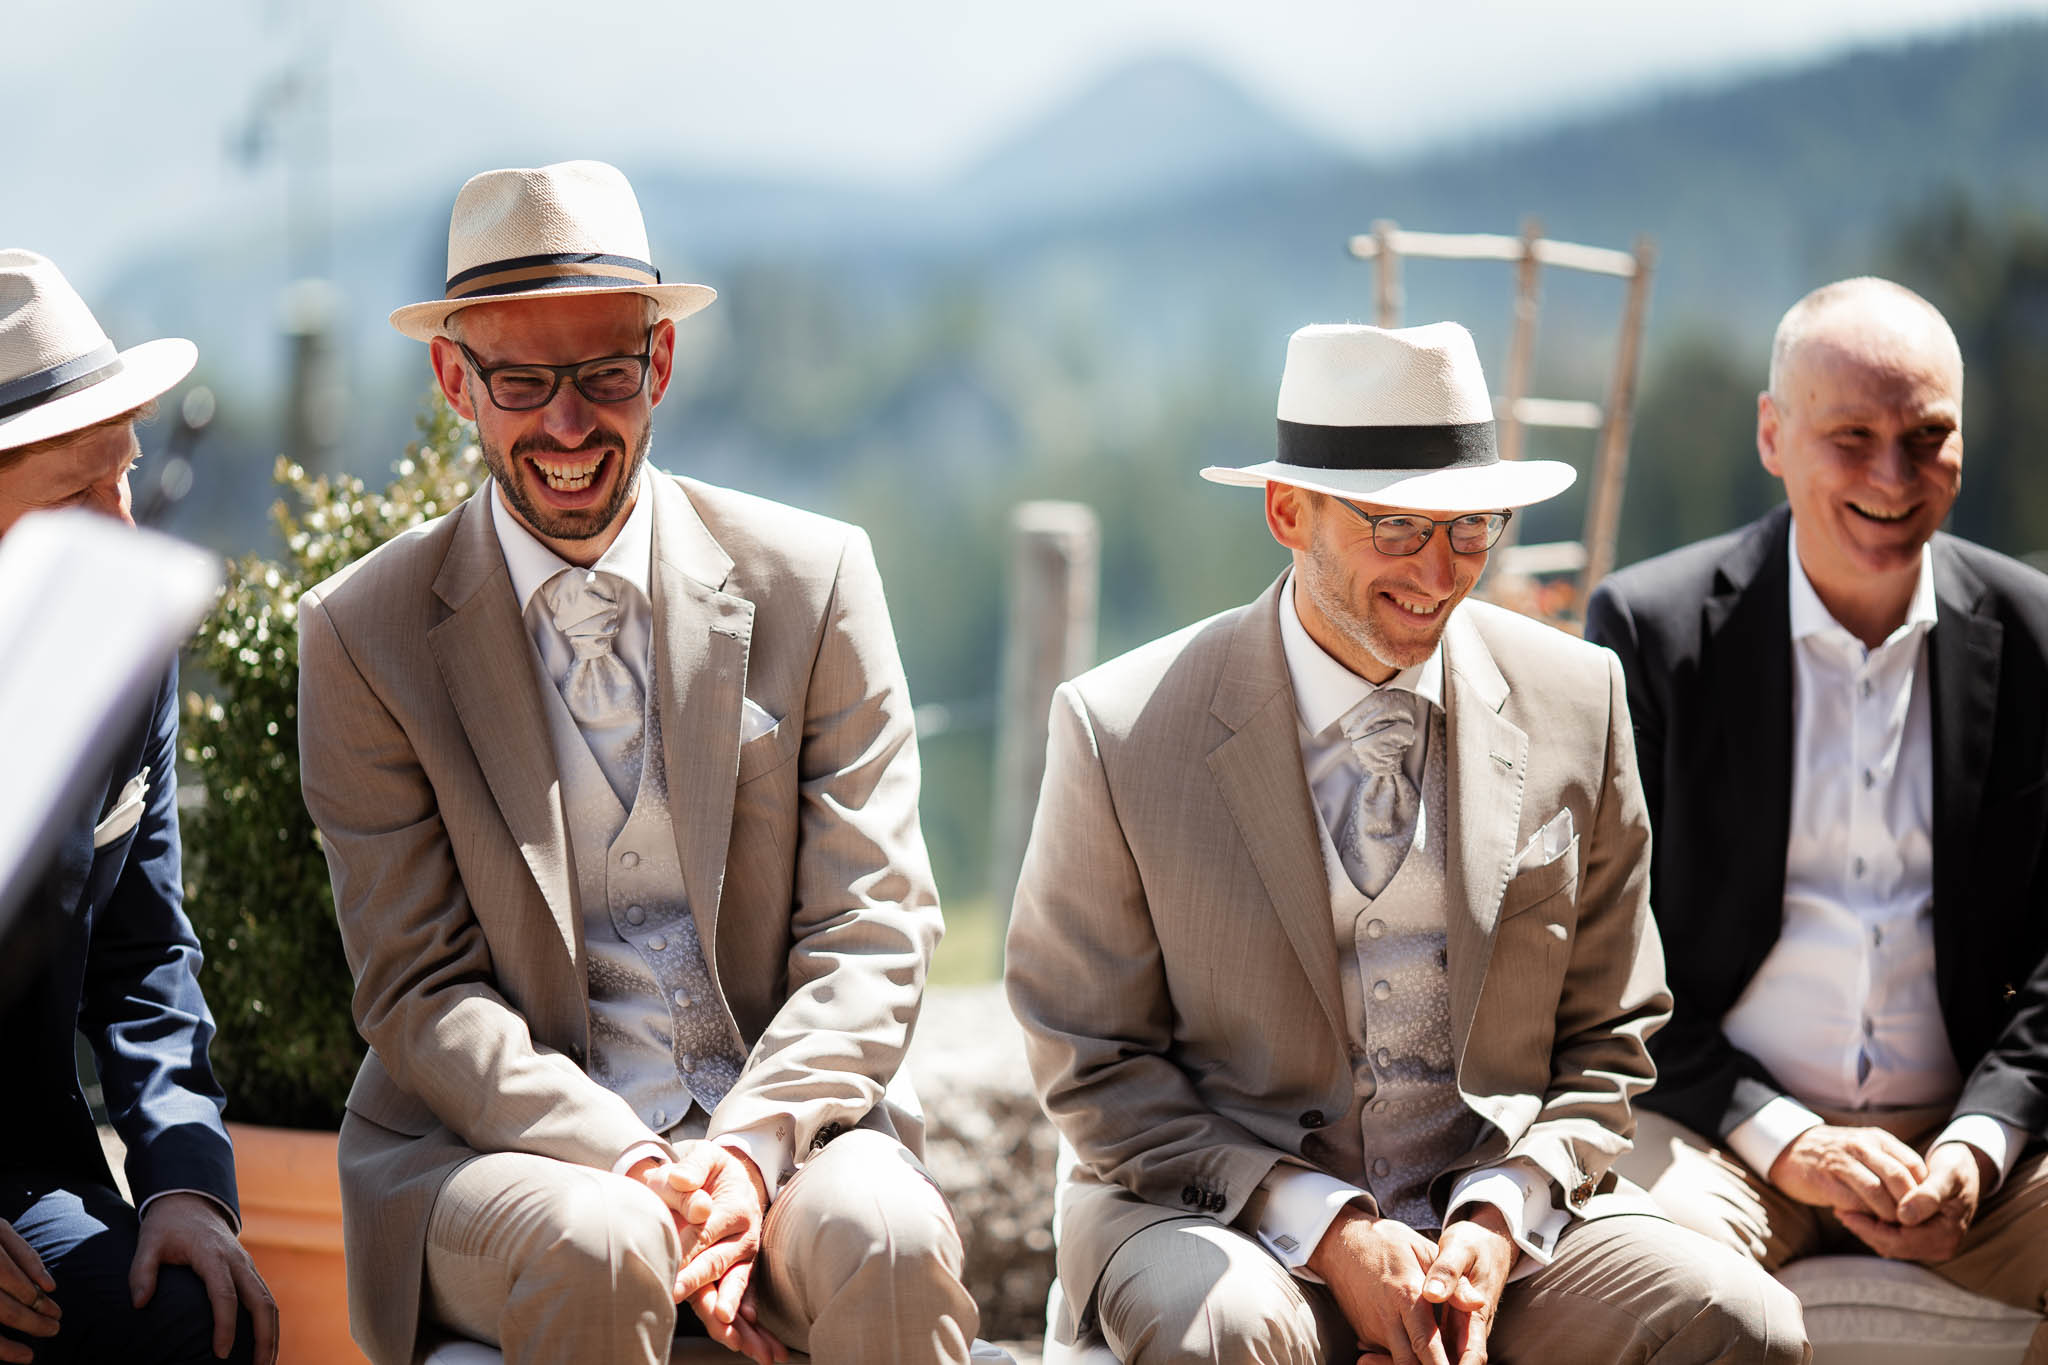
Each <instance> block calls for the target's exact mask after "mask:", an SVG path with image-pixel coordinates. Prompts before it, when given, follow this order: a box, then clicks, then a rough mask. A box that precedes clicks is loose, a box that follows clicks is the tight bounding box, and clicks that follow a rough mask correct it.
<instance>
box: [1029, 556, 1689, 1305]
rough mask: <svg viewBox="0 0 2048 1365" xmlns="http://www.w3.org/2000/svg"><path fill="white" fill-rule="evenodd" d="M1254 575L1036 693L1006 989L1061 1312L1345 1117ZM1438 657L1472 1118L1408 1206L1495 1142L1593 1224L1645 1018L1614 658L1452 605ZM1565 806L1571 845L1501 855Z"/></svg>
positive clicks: (1634, 813) (1325, 964)
mask: <svg viewBox="0 0 2048 1365" xmlns="http://www.w3.org/2000/svg"><path fill="white" fill-rule="evenodd" d="M1285 581H1286V580H1285V579H1283V580H1282V582H1283V583H1284V582H1285ZM1279 590H1280V584H1275V585H1274V587H1273V588H1271V589H1269V590H1268V591H1267V592H1266V593H1265V594H1264V595H1263V596H1262V597H1260V598H1259V600H1258V601H1256V602H1254V603H1252V604H1251V605H1250V606H1248V607H1241V608H1238V609H1236V610H1234V611H1229V612H1225V613H1223V614H1222V615H1220V616H1217V617H1214V618H1211V619H1210V620H1207V621H1203V622H1200V623H1198V624H1196V625H1194V626H1191V627H1189V628H1188V629H1186V630H1184V631H1181V632H1180V633H1178V634H1176V635H1172V636H1168V637H1167V638H1165V639H1163V640H1159V641H1156V642H1154V643H1152V644H1149V645H1146V646H1144V647H1142V648H1140V649H1138V650H1136V651H1134V652H1133V653H1130V654H1127V655H1125V656H1124V657H1122V658H1120V659H1117V660H1114V661H1112V662H1110V663H1108V664H1104V665H1103V666H1101V667H1100V668H1097V669H1095V670H1094V671H1092V672H1090V673H1087V674H1085V675H1083V676H1082V677H1080V678H1077V679H1075V680H1074V681H1073V682H1070V683H1068V684H1066V685H1065V686H1064V687H1062V688H1061V689H1060V691H1059V693H1058V696H1057V698H1056V699H1055V701H1054V703H1053V714H1052V738H1051V742H1050V746H1049V752H1048V755H1047V763H1046V774H1045V786H1044V791H1043V794H1042V795H1041V797H1040V800H1039V807H1038V816H1037V821H1036V823H1035V825H1034V826H1033V829H1032V835H1031V842H1030V846H1029V848H1028V850H1027V852H1026V854H1025V860H1024V868H1023V873H1022V878H1021V881H1020V883H1019V886H1018V890H1017V901H1016V907H1015V911H1014V914H1013V918H1012V921H1011V927H1010V936H1009V949H1008V969H1007V976H1008V985H1009V993H1010V1001H1011V1004H1012V1007H1013V1008H1014V1009H1015V1010H1016V1013H1017V1017H1018V1019H1019V1020H1020V1021H1021V1022H1022V1024H1023V1026H1024V1032H1025V1037H1026V1042H1027V1046H1028V1050H1029V1054H1030V1060H1031V1067H1032V1072H1033V1074H1034V1076H1035V1078H1036V1080H1037V1084H1038V1090H1039V1097H1040V1100H1041V1102H1042V1103H1043V1104H1044V1106H1045V1109H1046V1112H1047V1113H1048V1114H1050V1115H1051V1116H1052V1120H1053V1122H1054V1123H1055V1124H1056V1125H1058V1127H1059V1129H1060V1131H1061V1133H1062V1134H1063V1135H1064V1136H1065V1137H1066V1139H1067V1141H1068V1142H1069V1143H1070V1144H1072V1146H1073V1148H1074V1150H1075V1152H1076V1154H1077V1155H1078V1157H1079V1161H1080V1166H1079V1171H1078V1173H1077V1176H1076V1178H1075V1179H1074V1180H1073V1181H1071V1182H1070V1183H1069V1185H1068V1186H1067V1187H1066V1188H1065V1189H1064V1190H1063V1191H1062V1197H1061V1200H1060V1204H1059V1209H1060V1212H1059V1215H1058V1216H1059V1269H1060V1277H1061V1281H1062V1284H1063V1287H1064V1289H1065V1292H1066V1299H1067V1302H1068V1303H1069V1304H1071V1305H1073V1306H1074V1308H1075V1310H1076V1311H1077V1312H1078V1313H1079V1314H1080V1315H1081V1316H1082V1317H1083V1318H1084V1319H1085V1318H1086V1317H1088V1316H1090V1315H1091V1313H1090V1310H1091V1309H1092V1300H1093V1295H1094V1290H1095V1285H1096V1282H1097V1279H1098V1278H1099V1276H1100V1275H1101V1272H1102V1269H1103V1267H1104V1266H1105V1265H1106V1264H1107V1262H1108V1260H1109V1258H1110V1257H1111V1255H1113V1254H1114V1253H1115V1251H1116V1249H1117V1247H1118V1246H1120V1245H1122V1243H1123V1242H1124V1241H1125V1240H1126V1239H1127V1238H1129V1237H1130V1236H1131V1235H1132V1234H1133V1233H1135V1232H1138V1231H1139V1230H1141V1229H1142V1228H1144V1227H1146V1226H1148V1225H1149V1224H1152V1223H1156V1222H1160V1221H1163V1220H1166V1219H1169V1218H1183V1217H1191V1216H1194V1217H1209V1218H1214V1219H1216V1220H1218V1221H1220V1222H1224V1223H1230V1222H1233V1221H1237V1220H1240V1217H1241V1215H1244V1214H1246V1212H1247V1210H1246V1204H1247V1202H1248V1201H1250V1200H1252V1199H1253V1197H1254V1195H1255V1194H1256V1193H1257V1191H1258V1189H1259V1184H1260V1182H1261V1181H1262V1180H1263V1179H1264V1178H1265V1176H1266V1174H1267V1173H1268V1172H1269V1171H1270V1170H1271V1169H1272V1168H1273V1166H1274V1165H1275V1164H1276V1163H1281V1162H1286V1163H1291V1164H1295V1165H1300V1166H1307V1167H1311V1168H1314V1167H1315V1166H1316V1162H1315V1160H1314V1159H1313V1157H1311V1156H1309V1155H1305V1151H1306V1150H1314V1149H1315V1144H1313V1143H1312V1142H1311V1139H1312V1138H1313V1137H1314V1135H1315V1133H1316V1132H1317V1130H1318V1129H1319V1128H1321V1127H1323V1126H1325V1125H1327V1124H1333V1123H1341V1122H1343V1121H1344V1120H1345V1116H1346V1115H1347V1114H1348V1113H1349V1112H1350V1111H1351V1108H1352V1098H1353V1095H1352V1079H1351V1070H1350V1064H1349V1062H1348V1060H1347V1057H1346V1048H1347V1041H1346V1039H1347V1035H1346V1031H1345V1027H1344V1019H1343V994H1342V989H1341V986H1340V984H1339V976H1338V963H1337V946H1336V941H1335V936H1334V934H1333V933H1332V931H1331V927H1330V901H1329V890H1328V882H1327V880H1326V877H1325V872H1324V862H1323V857H1322V853H1321V849H1320V845H1319V843H1318V835H1317V832H1316V824H1315V820H1316V816H1315V814H1314V808H1313V806H1312V805H1311V801H1310V797H1309V792H1308V785H1307V781H1306V779H1305V777H1304V776H1303V773H1302V763H1301V748H1300V743H1299V740H1298V738H1297V734H1296V719H1295V716H1296V712H1295V704H1294V691H1293V688H1292V685H1291V683H1290V681H1289V675H1288V671H1287V665H1286V661H1285V658H1284V656H1283V654H1282V652H1281V644H1280V627H1279V615H1278V593H1279ZM1444 665H1445V669H1444V671H1445V692H1446V695H1445V710H1446V713H1447V720H1448V724H1447V732H1448V737H1449V744H1448V750H1449V752H1448V756H1447V757H1448V764H1449V805H1450V811H1449V831H1448V838H1447V846H1448V849H1449V855H1448V865H1447V868H1446V872H1447V900H1448V903H1447V904H1446V906H1445V918H1446V921H1447V926H1448V927H1447V934H1448V944H1447V949H1448V954H1449V970H1450V983H1449V984H1450V995H1451V1024H1452V1028H1453V1030H1454V1031H1455V1033H1456V1038H1455V1048H1454V1056H1455V1059H1456V1070H1457V1078H1458V1088H1459V1090H1460V1092H1461V1093H1462V1094H1463V1096H1464V1098H1465V1101H1466V1103H1467V1104H1469V1105H1470V1106H1471V1107H1472V1109H1473V1110H1474V1111H1475V1112H1477V1113H1478V1114H1479V1115H1480V1116H1481V1117H1482V1118H1484V1119H1485V1120H1486V1127H1485V1130H1484V1135H1483V1137H1482V1138H1481V1140H1480V1141H1479V1143H1478V1145H1476V1146H1475V1147H1474V1148H1473V1149H1472V1150H1471V1151H1469V1152H1468V1153H1466V1154H1465V1156H1464V1157H1463V1158H1462V1159H1461V1160H1460V1161H1458V1162H1456V1163H1454V1164H1453V1166H1451V1167H1450V1168H1449V1169H1447V1170H1446V1171H1444V1172H1443V1173H1442V1174H1441V1175H1440V1176H1439V1177H1438V1178H1437V1181H1436V1182H1435V1184H1434V1185H1433V1186H1432V1194H1433V1195H1434V1196H1435V1198H1436V1200H1437V1203H1438V1207H1439V1208H1441V1207H1442V1206H1443V1202H1444V1199H1445V1197H1446V1195H1447V1193H1448V1190H1449V1187H1450V1184H1451V1182H1452V1181H1453V1180H1454V1179H1455V1178H1456V1176H1457V1175H1459V1174H1461V1173H1462V1172H1464V1171H1467V1170H1470V1169H1472V1168H1474V1167H1477V1166H1482V1165H1490V1164H1493V1163H1496V1162H1499V1161H1502V1160H1504V1159H1506V1158H1510V1157H1517V1158H1525V1159H1527V1160H1528V1161H1530V1162H1533V1163H1535V1164H1536V1165H1537V1166H1538V1167H1540V1168H1541V1169H1542V1170H1543V1171H1544V1172H1545V1173H1546V1174H1547V1175H1548V1176H1549V1178H1550V1180H1551V1181H1552V1182H1553V1184H1554V1186H1555V1191H1556V1193H1555V1200H1556V1203H1557V1206H1558V1207H1560V1208H1565V1209H1568V1210H1571V1211H1573V1212H1575V1213H1590V1212H1597V1211H1600V1207H1601V1202H1602V1201H1601V1200H1600V1196H1602V1195H1604V1194H1605V1193H1606V1192H1607V1191H1610V1190H1612V1189H1613V1188H1614V1178H1613V1177H1612V1176H1610V1174H1609V1171H1608V1168H1609V1166H1610V1165H1611V1164H1612V1163H1613V1161H1614V1159H1615V1157H1616V1156H1617V1155H1618V1154H1619V1153H1621V1152H1622V1151H1623V1150H1625V1149H1626V1148H1627V1146H1628V1142H1629V1138H1630V1136H1631V1134H1632V1133H1633V1131H1634V1120H1633V1118H1632V1117H1631V1114H1630V1110H1629V1096H1630V1095H1631V1093H1633V1092H1635V1091H1639V1090H1641V1089H1643V1088H1644V1087H1645V1086H1647V1085H1648V1084H1649V1083H1650V1080H1651V1078H1652V1074H1653V1072H1652V1069H1651V1065H1650V1060H1649V1054H1648V1051H1647V1049H1646V1048H1645V1046H1644V1042H1645V1038H1646V1037H1647V1035H1648V1034H1649V1033H1650V1032H1651V1031H1653V1030H1654V1029H1655V1028H1656V1027H1658V1026H1659V1025H1660V1024H1661V1023H1662V1022H1663V1021H1664V1019H1665V1018H1666V1017H1667V1015H1668V1014H1669V1011H1670V1007H1671V1001H1670V997H1669V995H1668V994H1667V993H1666V991H1665V987H1664V970H1663V956H1662V953H1661V951H1660V949H1659V946H1658V941H1657V936H1656V931H1655V929H1654V927H1653V925H1652V922H1651V919H1650V913H1649V904H1648V893H1647V886H1648V868H1649V861H1648V855H1649V839H1650V829H1649V822H1648V818H1647V816H1646V815H1645V813H1644V807H1643V797H1642V789H1641V786H1640V784H1639V783H1638V780H1637V777H1636V766H1635V752H1634V747H1633V741H1632V739H1631V732H1630V729H1629V718H1628V710H1627V704H1626V701H1625V699H1624V695H1623V692H1622V679H1621V672H1620V669H1619V667H1618V666H1617V665H1616V662H1615V659H1614V656H1613V655H1612V654H1610V653H1609V652H1607V651H1606V650H1603V649H1597V648H1595V647H1593V646H1591V645H1587V644H1585V643H1584V642H1583V641H1580V640H1575V639H1572V638H1570V637H1569V636H1566V635H1564V634H1562V633H1560V632H1558V631H1555V630H1552V629H1550V628H1549V627H1547V626H1542V625H1539V624H1536V623H1535V622H1532V621H1529V620H1527V619H1525V618H1523V617H1520V616H1516V615H1513V614H1511V613H1508V612H1505V611H1501V610H1499V609H1497V608H1494V607H1490V606H1487V605H1486V604H1484V603H1479V602H1467V603H1465V604H1464V605H1462V606H1460V607H1459V608H1458V609H1457V611H1456V613H1455V614H1454V615H1453V616H1452V618H1451V621H1450V624H1449V626H1448V627H1447V628H1446V630H1445V633H1444ZM1567 809H1568V810H1570V811H1571V818H1572V822H1573V828H1574V829H1575V830H1576V831H1577V833H1576V835H1575V838H1574V842H1573V843H1572V845H1571V846H1570V847H1569V848H1568V849H1567V850H1566V851H1565V853H1564V854H1563V855H1562V856H1560V857H1558V858H1556V859H1555V860H1553V861H1550V862H1548V863H1544V864H1541V865H1537V866H1528V867H1525V868H1524V869H1523V870H1521V871H1519V873H1518V871H1517V864H1518V857H1517V855H1518V853H1519V852H1520V851H1521V850H1522V848H1523V846H1524V844H1525V842H1526V841H1527V840H1528V839H1529V838H1530V836H1531V835H1533V834H1535V833H1536V832H1537V831H1538V830H1540V829H1541V828H1542V827H1543V826H1544V825H1545V824H1546V822H1548V821H1550V820H1551V819H1552V818H1554V817H1555V816H1556V814H1557V812H1558V811H1560V810H1567ZM1368 1155H1369V1154H1368ZM1333 1174H1338V1175H1340V1176H1341V1175H1346V1174H1347V1173H1344V1172H1333ZM1351 1174H1355V1173H1351ZM1606 1202H1607V1203H1608V1204H1609V1205H1610V1206H1612V1204H1613V1203H1614V1201H1613V1200H1608V1201H1606ZM1634 1206H1635V1207H1643V1208H1647V1207H1648V1206H1647V1204H1637V1205H1634ZM1070 1325H1071V1324H1070Z"/></svg>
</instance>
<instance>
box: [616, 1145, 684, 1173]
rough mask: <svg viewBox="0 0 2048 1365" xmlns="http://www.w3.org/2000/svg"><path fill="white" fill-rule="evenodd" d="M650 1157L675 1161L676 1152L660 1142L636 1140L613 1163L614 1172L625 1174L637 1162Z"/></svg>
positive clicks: (657, 1159)
mask: <svg viewBox="0 0 2048 1365" xmlns="http://www.w3.org/2000/svg"><path fill="white" fill-rule="evenodd" d="M648 1157H653V1158H654V1159H655V1160H656V1161H674V1160H675V1159H676V1154H675V1152H674V1151H672V1150H671V1149H669V1148H668V1147H665V1146H663V1145H662V1144H661V1143H659V1142H636V1143H634V1144H633V1145H632V1146H631V1147H628V1148H627V1149H626V1150H625V1152H624V1153H623V1154H621V1155H620V1157H619V1159H618V1160H617V1161H614V1162H613V1163H612V1174H613V1175H624V1174H625V1173H626V1172H627V1171H630V1170H632V1169H633V1165H634V1163H635V1162H639V1161H644V1160H646V1159H647V1158H648Z"/></svg>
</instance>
